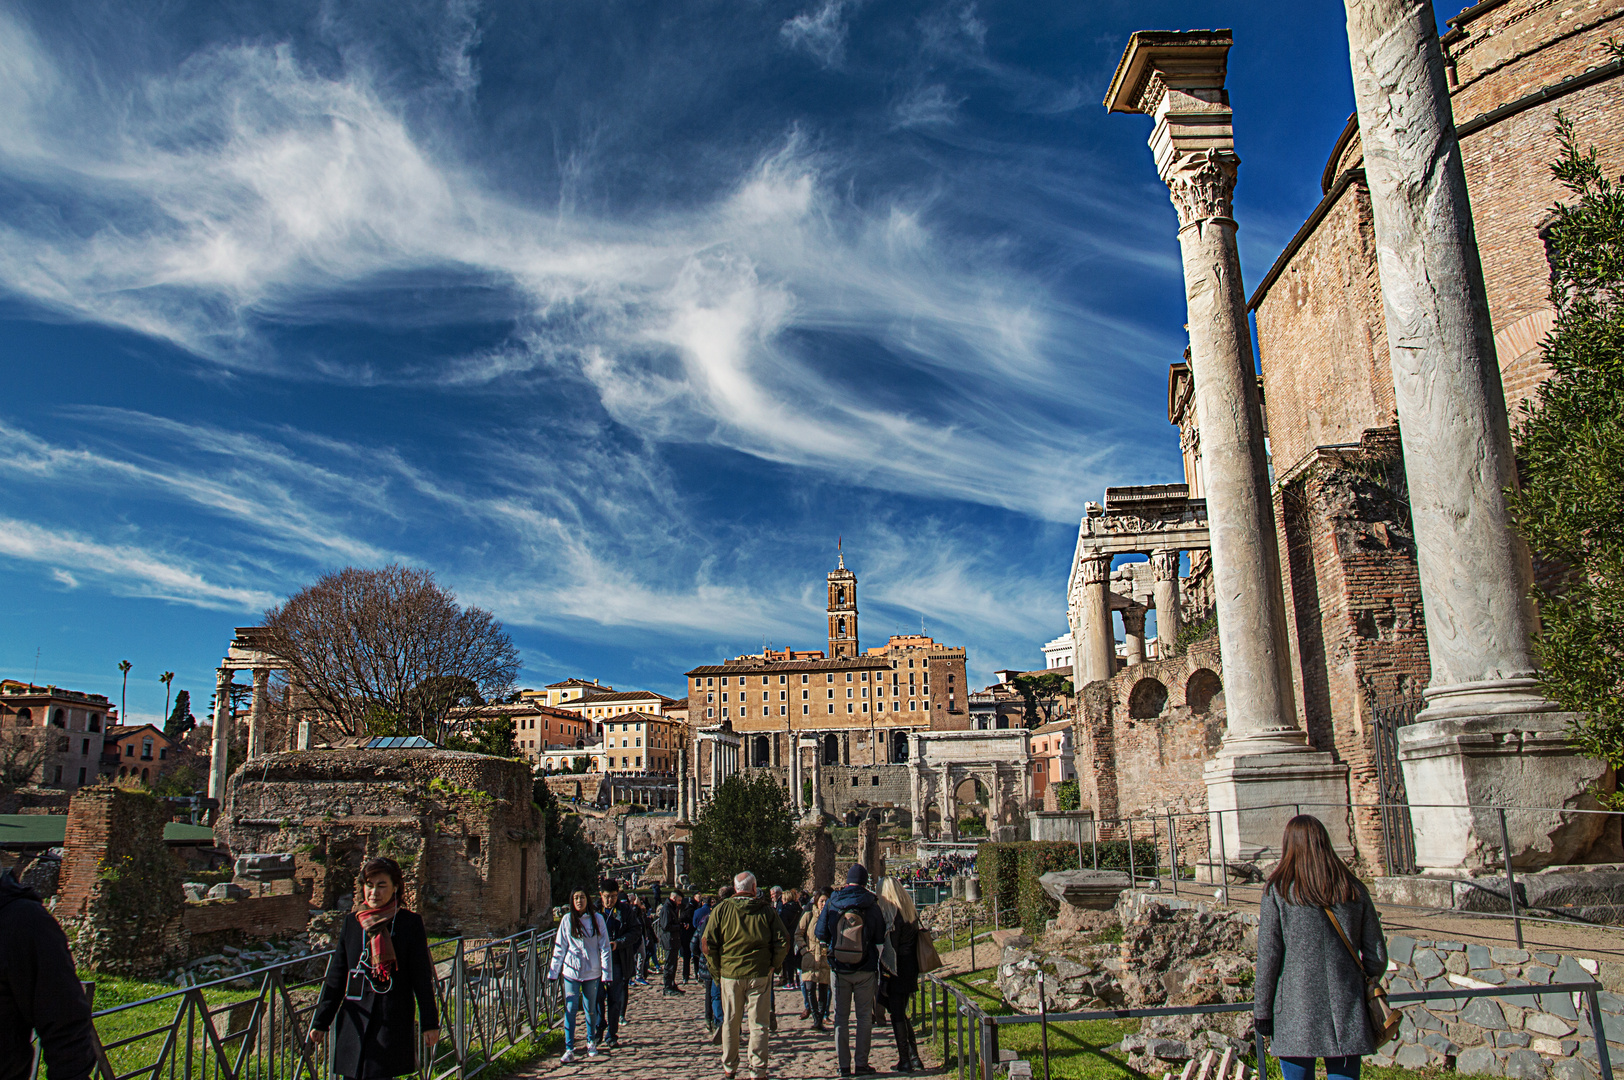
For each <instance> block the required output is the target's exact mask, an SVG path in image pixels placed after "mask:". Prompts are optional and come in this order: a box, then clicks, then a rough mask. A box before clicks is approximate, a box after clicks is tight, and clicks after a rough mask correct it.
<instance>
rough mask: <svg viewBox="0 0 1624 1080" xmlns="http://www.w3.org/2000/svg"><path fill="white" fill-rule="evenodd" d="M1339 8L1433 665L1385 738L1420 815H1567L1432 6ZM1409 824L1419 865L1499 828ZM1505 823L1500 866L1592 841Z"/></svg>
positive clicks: (1568, 760)
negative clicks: (1559, 811) (1425, 805)
mask: <svg viewBox="0 0 1624 1080" xmlns="http://www.w3.org/2000/svg"><path fill="white" fill-rule="evenodd" d="M1345 6H1346V9H1347V18H1348V49H1349V54H1350V59H1351V63H1352V68H1353V90H1354V100H1355V102H1356V103H1357V106H1358V114H1359V130H1360V138H1361V141H1362V142H1363V145H1364V155H1365V176H1366V179H1367V181H1368V182H1369V184H1370V204H1371V213H1372V217H1373V219H1374V223H1375V227H1376V265H1377V268H1378V269H1379V270H1380V272H1381V283H1382V301H1383V306H1384V308H1385V309H1386V314H1387V342H1388V356H1389V359H1390V362H1391V364H1392V368H1393V393H1394V399H1395V403H1396V405H1397V407H1398V418H1399V428H1400V430H1401V432H1402V433H1403V442H1404V471H1405V475H1406V479H1407V481H1408V485H1409V495H1410V515H1411V520H1412V521H1413V522H1414V528H1415V540H1416V564H1417V570H1418V572H1419V575H1420V578H1421V599H1422V605H1423V609H1424V611H1425V613H1426V624H1427V651H1428V654H1429V657H1430V659H1431V662H1432V680H1431V683H1430V684H1429V685H1428V687H1427V689H1426V692H1425V700H1426V708H1425V709H1423V710H1422V712H1421V714H1420V716H1419V717H1418V720H1419V721H1420V722H1418V723H1416V724H1413V725H1411V726H1409V727H1406V728H1404V729H1402V731H1401V733H1400V736H1399V756H1400V759H1401V761H1402V762H1403V767H1404V773H1405V781H1406V783H1407V785H1408V786H1409V790H1410V791H1411V792H1416V791H1424V792H1426V793H1427V798H1426V799H1425V800H1424V801H1425V802H1429V803H1454V804H1460V805H1462V806H1464V805H1466V804H1486V803H1489V802H1491V801H1492V802H1499V801H1502V800H1504V799H1505V797H1506V795H1505V793H1506V792H1515V793H1516V798H1515V800H1514V801H1516V802H1519V803H1522V804H1523V805H1526V806H1565V805H1573V800H1575V799H1578V798H1582V797H1583V794H1584V792H1585V791H1586V790H1587V789H1588V788H1589V787H1590V785H1591V784H1593V783H1594V782H1595V781H1596V780H1598V779H1600V778H1601V777H1602V775H1603V773H1604V769H1603V767H1602V766H1601V764H1600V763H1599V762H1594V761H1587V760H1585V759H1582V758H1578V757H1575V756H1573V755H1572V754H1571V753H1567V752H1566V750H1565V747H1566V740H1565V738H1564V729H1565V727H1566V723H1567V720H1568V717H1567V716H1566V715H1565V714H1562V713H1559V712H1557V711H1556V709H1557V707H1556V706H1555V705H1554V704H1553V703H1552V702H1550V701H1549V700H1547V699H1546V698H1545V697H1544V696H1543V695H1542V694H1541V692H1540V689H1539V682H1538V677H1537V674H1536V671H1535V664H1534V656H1533V649H1532V640H1533V636H1534V634H1535V633H1536V632H1537V629H1538V616H1537V613H1536V611H1535V608H1534V605H1533V602H1532V601H1531V600H1530V599H1529V594H1530V589H1531V586H1532V582H1533V574H1532V570H1531V567H1530V563H1529V558H1528V552H1527V549H1526V548H1525V547H1524V545H1523V543H1522V541H1521V539H1520V538H1519V537H1518V535H1517V533H1516V532H1515V531H1514V530H1513V529H1512V528H1511V520H1510V515H1509V514H1508V512H1507V505H1506V494H1505V493H1506V491H1507V490H1510V489H1513V488H1515V487H1516V484H1517V469H1516V462H1515V460H1514V458H1513V456H1512V445H1511V430H1510V425H1509V423H1508V421H1507V417H1506V404H1505V394H1504V390H1503V388H1502V386H1501V381H1500V366H1499V363H1498V361H1497V359H1496V356H1495V349H1494V328H1493V326H1492V325H1491V323H1490V320H1489V304H1488V295H1487V292H1486V290H1485V288H1484V282H1483V267H1482V264H1481V262H1480V261H1479V257H1478V249H1477V238H1476V235H1475V233H1474V230H1473V225H1472V210H1471V205H1470V202H1469V201H1468V198H1467V191H1466V173H1465V169H1464V168H1463V167H1462V164H1461V154H1460V145H1459V141H1458V139H1457V137H1456V133H1455V124H1454V113H1453V110H1452V108H1451V105H1450V100H1449V91H1448V87H1447V83H1446V81H1445V73H1444V62H1443V53H1442V49H1441V47H1440V45H1439V42H1438V31H1437V24H1436V23H1435V22H1434V15H1433V9H1432V4H1431V3H1430V0H1346V3H1345ZM1417 801H1418V802H1419V801H1423V800H1417ZM1414 816H1415V819H1416V820H1415V822H1414V825H1415V838H1416V845H1415V846H1416V861H1417V863H1419V864H1420V865H1421V866H1423V867H1429V868H1435V869H1443V868H1457V867H1475V866H1479V865H1483V864H1485V862H1487V863H1493V862H1494V861H1495V859H1496V858H1497V857H1498V855H1497V853H1498V848H1499V846H1500V845H1499V835H1498V817H1497V815H1496V816H1491V815H1487V814H1482V813H1478V814H1473V813H1469V812H1468V811H1465V810H1460V811H1445V810H1434V809H1427V810H1417V811H1415V812H1414ZM1511 817H1512V818H1515V819H1516V821H1515V824H1513V823H1512V822H1511V821H1510V820H1509V819H1508V825H1511V826H1512V827H1513V828H1515V829H1516V830H1517V831H1518V833H1519V834H1520V835H1513V836H1512V838H1511V840H1512V857H1513V859H1514V860H1516V859H1519V858H1523V857H1525V856H1528V858H1529V861H1532V862H1536V863H1537V862H1538V861H1539V859H1540V858H1549V857H1552V856H1553V854H1554V853H1555V852H1560V851H1562V850H1563V849H1565V848H1568V849H1571V848H1573V847H1574V846H1575V845H1578V846H1579V847H1581V848H1582V847H1583V846H1587V844H1588V840H1593V839H1594V837H1593V836H1589V837H1588V839H1587V835H1586V834H1589V833H1592V832H1595V831H1598V830H1599V825H1597V826H1596V827H1595V828H1594V829H1592V828H1590V823H1589V822H1588V821H1574V822H1571V823H1564V822H1563V821H1562V820H1561V818H1560V816H1558V815H1552V816H1549V817H1541V816H1539V815H1532V814H1514V815H1511ZM1599 820H1600V819H1599V818H1598V819H1597V821H1598V822H1599ZM1540 852H1543V855H1540V854H1539V853H1540ZM1569 854H1570V855H1571V854H1573V852H1572V851H1570V852H1569Z"/></svg>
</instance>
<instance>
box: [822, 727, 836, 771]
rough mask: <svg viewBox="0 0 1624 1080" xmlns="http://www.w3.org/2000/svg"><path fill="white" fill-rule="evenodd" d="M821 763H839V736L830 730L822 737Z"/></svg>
mask: <svg viewBox="0 0 1624 1080" xmlns="http://www.w3.org/2000/svg"><path fill="white" fill-rule="evenodd" d="M823 763H824V764H825V765H839V764H840V736H839V735H836V734H835V733H834V732H832V731H831V732H829V734H827V735H825V736H824V737H823Z"/></svg>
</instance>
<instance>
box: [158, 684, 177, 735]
mask: <svg viewBox="0 0 1624 1080" xmlns="http://www.w3.org/2000/svg"><path fill="white" fill-rule="evenodd" d="M158 681H159V682H161V683H163V684H164V723H166V724H167V723H168V722H169V684H170V683H172V682H174V681H175V673H174V672H173V671H166V672H164V673H163V674H162V675H160V676H158Z"/></svg>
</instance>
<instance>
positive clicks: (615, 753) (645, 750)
mask: <svg viewBox="0 0 1624 1080" xmlns="http://www.w3.org/2000/svg"><path fill="white" fill-rule="evenodd" d="M687 737H688V724H687V722H686V721H683V720H676V719H672V718H669V717H664V716H657V715H652V714H649V713H641V712H629V713H616V714H614V715H613V716H611V717H609V718H608V719H607V720H605V721H603V749H602V751H601V752H600V754H599V761H600V762H601V764H600V765H599V768H600V770H601V771H603V772H605V773H611V774H628V773H631V774H645V773H646V774H652V775H673V774H675V773H676V770H677V751H678V750H679V749H680V748H682V746H684V745H685V743H686V741H687Z"/></svg>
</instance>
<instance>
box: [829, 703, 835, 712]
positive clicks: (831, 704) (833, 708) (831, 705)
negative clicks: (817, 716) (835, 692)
mask: <svg viewBox="0 0 1624 1080" xmlns="http://www.w3.org/2000/svg"><path fill="white" fill-rule="evenodd" d="M829 711H830V712H831V713H832V712H834V711H835V703H834V702H832V701H831V702H829Z"/></svg>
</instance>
